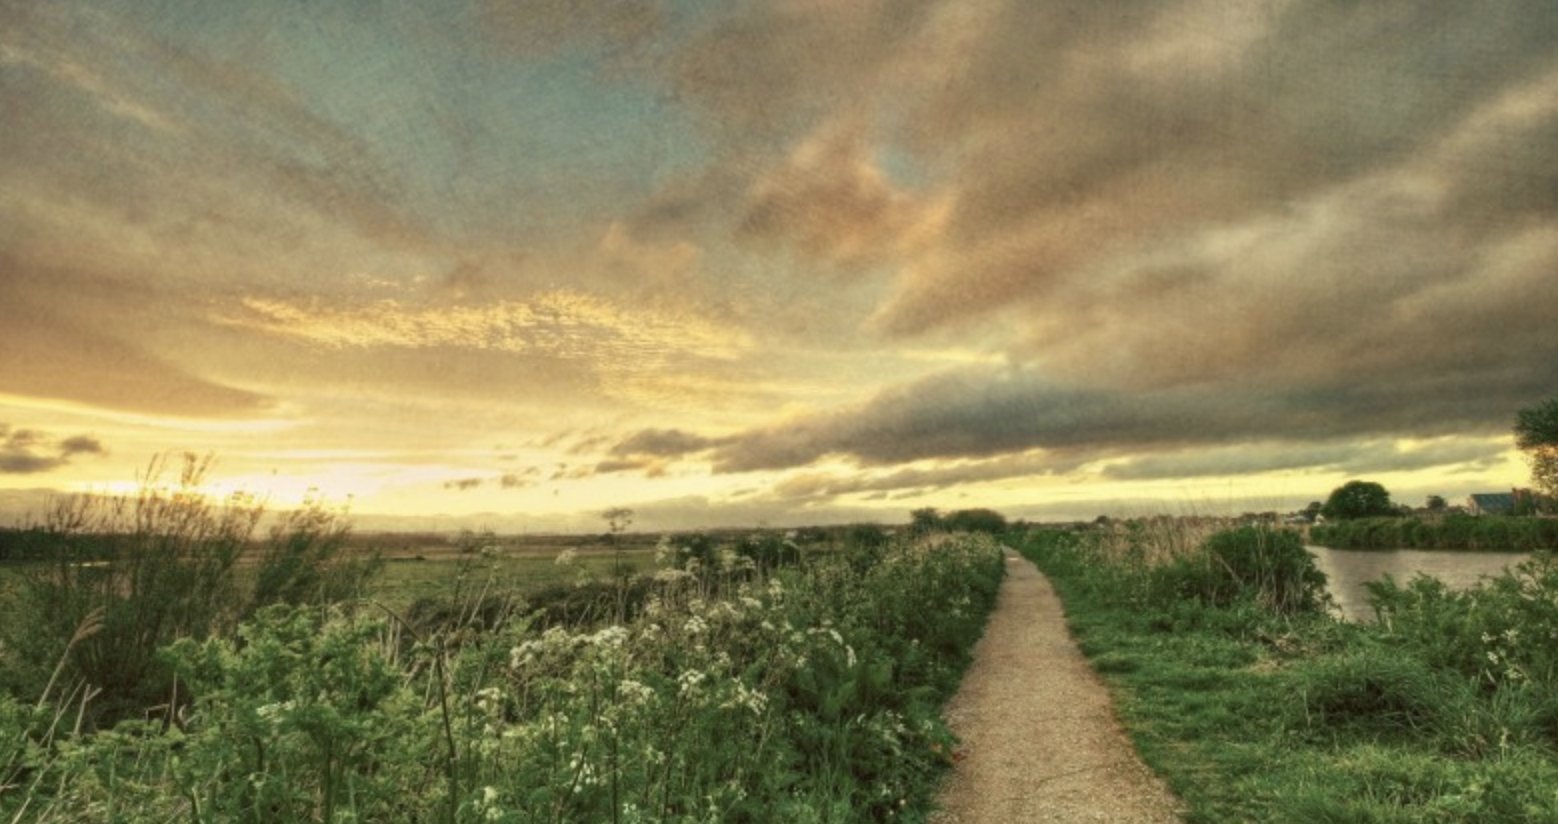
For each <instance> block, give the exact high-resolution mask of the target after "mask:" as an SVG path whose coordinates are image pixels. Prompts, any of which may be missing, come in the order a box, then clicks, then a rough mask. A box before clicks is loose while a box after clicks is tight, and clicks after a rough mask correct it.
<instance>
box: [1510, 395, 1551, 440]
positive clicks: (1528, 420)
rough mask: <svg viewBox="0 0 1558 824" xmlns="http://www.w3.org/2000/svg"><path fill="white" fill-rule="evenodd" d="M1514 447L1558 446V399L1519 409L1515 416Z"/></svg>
mask: <svg viewBox="0 0 1558 824" xmlns="http://www.w3.org/2000/svg"><path fill="white" fill-rule="evenodd" d="M1515 446H1516V447H1517V448H1519V449H1536V448H1538V447H1543V446H1558V397H1553V398H1549V399H1547V400H1545V401H1543V402H1541V403H1538V404H1534V405H1532V406H1528V407H1526V408H1524V409H1521V410H1520V411H1519V412H1518V413H1517V414H1516V416H1515Z"/></svg>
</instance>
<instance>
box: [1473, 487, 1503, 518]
mask: <svg viewBox="0 0 1558 824" xmlns="http://www.w3.org/2000/svg"><path fill="white" fill-rule="evenodd" d="M1466 511H1468V512H1470V513H1471V514H1473V515H1513V514H1514V513H1515V496H1514V494H1513V493H1509V492H1475V493H1472V495H1471V497H1469V498H1467V499H1466Z"/></svg>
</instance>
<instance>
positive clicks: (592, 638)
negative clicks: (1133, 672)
mask: <svg viewBox="0 0 1558 824" xmlns="http://www.w3.org/2000/svg"><path fill="white" fill-rule="evenodd" d="M148 496H149V497H148ZM142 498H143V499H144V500H145V502H144V503H137V502H136V501H138V500H142V499H136V501H129V502H127V503H126V504H125V507H124V508H123V512H125V513H129V514H128V515H127V516H126V517H128V518H129V520H127V521H125V522H122V523H121V522H119V521H113V522H111V523H110V522H108V521H103V520H92V519H84V520H79V521H67V522H65V523H63V524H56V525H51V526H50V527H49V529H48V531H47V532H46V534H48V535H51V536H53V540H56V541H58V542H60V546H61V547H66V548H67V549H66V550H62V551H68V552H70V553H73V554H71V555H70V557H71V558H85V557H88V556H89V557H90V561H88V562H87V563H88V564H92V565H88V566H83V565H82V563H81V561H70V562H68V563H62V564H60V565H55V564H52V563H51V564H50V565H49V567H48V570H47V572H39V573H38V574H36V575H34V574H31V573H29V574H28V576H27V577H26V580H25V582H24V583H23V584H22V587H23V590H24V591H25V592H26V593H27V595H26V597H27V598H28V599H29V600H28V601H27V602H26V604H27V606H26V607H25V608H27V609H42V608H44V602H43V599H44V598H46V597H57V598H60V599H62V603H64V604H66V605H68V607H69V608H68V609H66V608H65V607H61V612H60V616H59V617H58V618H54V619H51V623H50V624H49V626H50V627H52V629H50V631H49V633H47V635H48V636H49V638H47V639H45V638H43V637H42V636H40V638H39V639H36V640H35V641H32V642H28V643H30V644H32V646H23V645H13V641H12V640H10V636H8V640H7V641H6V645H5V647H4V648H3V649H0V654H3V655H4V656H5V658H6V661H7V663H8V664H9V662H11V661H12V660H18V661H25V662H27V664H28V670H29V672H32V671H35V670H36V671H37V672H39V673H41V675H42V677H43V680H44V683H42V684H39V683H37V681H38V677H39V676H38V675H29V676H28V677H26V678H19V679H17V682H16V683H15V684H12V685H10V686H11V687H12V690H11V691H10V692H8V693H6V694H4V695H0V821H6V820H17V821H20V820H26V821H38V822H78V821H115V822H121V821H122V822H143V821H144V822H151V821H156V822H163V821H170V820H179V821H198V822H204V821H222V822H227V821H234V822H341V821H444V822H467V821H471V822H474V821H512V822H529V821H590V822H595V821H617V822H621V821H719V822H726V821H731V822H740V821H775V820H783V821H797V822H805V821H817V822H824V821H827V822H832V821H839V822H842V821H860V820H885V819H888V818H892V819H895V820H896V819H900V818H905V819H908V820H915V819H918V818H923V817H924V814H925V812H926V810H927V809H928V804H929V798H928V794H929V793H930V792H931V790H932V789H933V787H934V783H935V782H934V781H933V780H932V779H933V776H934V775H935V774H936V773H937V772H938V771H939V770H940V769H942V768H943V767H944V766H945V764H946V763H947V762H948V761H949V760H950V757H951V752H952V740H951V737H950V734H949V733H948V732H947V730H946V728H945V727H944V726H943V724H942V722H941V720H940V709H939V708H940V705H941V703H942V702H943V701H944V700H945V698H946V697H948V696H949V695H950V693H951V692H952V690H953V689H955V687H956V684H957V681H958V678H959V675H960V673H961V671H962V669H963V667H964V666H965V665H966V663H967V656H968V651H969V649H970V648H971V646H972V643H973V641H974V640H975V638H976V637H977V636H978V634H979V632H980V631H981V628H982V626H983V622H984V618H985V615H986V614H987V612H988V610H989V608H990V607H991V605H992V604H993V601H994V597H995V592H996V589H997V586H998V584H999V580H1000V577H1001V575H1002V570H1003V566H1004V565H1003V563H1002V560H1001V552H1000V548H999V547H998V546H997V545H996V544H995V543H994V541H993V540H991V539H990V538H988V537H983V536H979V537H970V536H967V535H941V536H933V537H931V538H929V539H923V540H914V541H909V540H905V539H896V540H894V539H889V538H888V537H887V536H886V535H885V534H884V533H881V532H880V531H876V532H874V533H872V534H871V535H865V534H863V533H862V535H861V536H859V537H861V538H862V540H861V541H860V542H859V543H855V544H851V545H848V546H844V547H840V548H838V549H837V550H835V551H828V552H804V551H802V550H801V548H800V547H799V546H798V545H797V544H795V543H794V542H793V541H790V540H788V539H787V538H785V537H782V536H765V537H756V536H754V537H752V538H751V540H750V541H745V542H742V543H738V544H736V545H733V546H713V547H709V548H708V551H707V552H705V551H704V550H703V549H702V548H699V547H698V546H695V544H696V542H695V541H691V540H688V541H684V542H675V541H671V540H669V539H668V540H667V541H666V542H665V543H664V544H663V545H662V547H661V552H660V561H661V563H660V565H659V566H658V568H657V570H658V571H657V572H656V573H654V575H652V576H638V577H632V576H623V575H613V576H611V577H610V578H608V579H606V580H604V581H598V582H595V583H592V584H587V585H586V586H583V587H575V588H573V589H572V590H571V592H584V593H586V594H585V595H584V596H582V597H583V600H582V602H581V603H582V604H584V605H586V606H585V607H584V608H581V609H577V610H576V609H572V608H568V607H563V608H561V609H559V608H558V607H559V604H560V603H562V602H564V601H568V600H569V598H571V597H573V596H572V595H569V594H559V595H558V596H557V600H555V601H551V602H545V603H527V602H526V601H525V600H524V599H522V598H520V597H517V596H515V595H514V594H513V593H512V592H506V591H504V589H503V587H502V585H501V584H500V583H498V582H495V581H493V580H492V579H491V578H488V579H485V580H482V579H481V578H480V576H479V575H477V574H476V571H477V570H480V569H481V568H482V564H483V561H484V559H483V558H482V556H481V553H480V552H479V551H477V552H473V553H472V555H471V559H470V562H469V565H468V570H469V571H470V572H471V574H470V575H469V576H467V577H466V578H464V579H462V582H461V584H460V586H459V588H458V590H457V591H456V592H455V594H454V596H453V597H452V598H451V599H448V600H446V601H445V602H444V604H443V606H442V607H441V608H435V607H437V605H432V606H426V607H422V608H421V609H422V610H423V613H422V614H419V615H415V616H413V615H408V614H404V613H402V612H400V611H399V610H396V609H393V608H384V607H377V606H374V605H373V604H372V603H371V602H368V601H363V600H361V599H350V598H344V599H343V597H342V596H343V595H344V594H345V590H340V589H334V588H332V582H334V581H338V580H351V579H346V578H338V577H336V576H335V574H334V573H335V571H336V570H337V565H336V563H335V562H334V561H333V560H331V558H332V556H331V555H330V554H329V553H327V552H322V551H321V547H322V546H323V545H328V544H330V542H332V541H334V540H336V539H337V538H338V537H340V536H341V535H342V534H343V533H342V532H340V531H338V530H337V528H336V522H335V521H334V520H332V519H331V518H328V517H326V516H325V514H324V513H322V512H321V511H318V510H313V512H314V514H312V515H310V514H308V513H305V514H303V515H299V516H297V517H296V518H289V519H285V520H283V521H282V522H281V523H280V524H279V525H278V526H277V528H276V531H275V532H274V533H273V534H272V536H271V540H270V541H269V542H268V543H266V547H267V550H266V551H265V552H264V553H263V554H262V559H261V560H260V561H259V562H258V563H259V564H260V565H261V566H260V569H259V570H258V571H256V572H255V574H253V575H248V576H239V575H236V574H235V570H236V568H237V566H238V562H237V561H236V560H235V559H234V558H235V557H236V556H239V555H242V553H241V552H239V549H238V547H239V546H240V545H241V544H242V543H243V536H245V535H246V534H247V533H246V531H245V530H252V529H254V528H255V524H256V523H257V519H256V518H251V517H250V515H249V513H251V512H252V509H250V508H248V505H247V502H228V504H227V505H225V506H214V505H211V504H209V503H207V502H205V501H204V499H202V498H199V497H198V496H195V495H193V494H192V493H189V492H187V491H186V492H180V491H177V490H175V491H169V492H156V491H151V492H147V493H143V495H142ZM86 506H99V504H90V505H86ZM92 511H94V512H95V511H96V510H92ZM116 517H117V516H116ZM127 524H128V525H132V526H134V525H139V527H142V528H141V529H140V531H134V530H128V529H126V528H124V527H125V526H126V525H127ZM105 525H107V526H112V527H113V528H107V526H105ZM73 542H74V543H73ZM230 556H232V557H230ZM72 564H75V565H74V566H73V565H72ZM83 569H86V570H94V572H91V573H90V574H88V573H83V572H82V571H81V570H83ZM61 570H63V571H61ZM132 570H137V572H135V574H134V575H132V574H131V571H132ZM148 570H155V571H157V572H156V574H148V573H147V571H148ZM267 570H272V571H271V572H268V573H267V572H266V571H267ZM135 576H139V577H135ZM244 582H247V585H242V584H243V583H244ZM190 585H194V589H191V590H189V591H190V592H191V593H192V594H191V595H190V596H188V597H184V599H183V600H176V601H175V602H173V604H172V605H165V606H162V607H157V606H154V605H153V604H151V603H150V602H147V601H146V599H149V598H152V597H153V596H156V597H163V598H167V597H170V596H171V595H172V594H173V592H174V590H172V589H170V587H184V586H190ZM180 591H182V590H180ZM266 601H269V602H270V603H265V602H266ZM158 609H162V610H165V612H156V613H155V614H157V615H164V616H165V617H164V618H163V619H162V621H163V622H162V623H161V624H159V625H158V626H159V627H160V628H165V629H159V630H158V632H156V633H149V634H148V635H147V637H146V638H144V639H142V638H133V637H132V635H133V633H132V631H131V630H130V629H122V630H121V629H112V630H111V629H110V622H113V621H118V620H120V618H119V617H118V616H119V615H121V614H123V615H126V616H129V619H128V620H132V621H136V620H141V619H142V618H143V617H144V616H147V615H152V614H154V612H155V610H158ZM181 610H187V611H185V612H181ZM66 616H69V617H66ZM72 621H74V622H75V623H74V625H72V624H71V622H72ZM8 625H9V622H8ZM67 626H69V631H68V633H66V630H65V629H64V628H65V627H67ZM115 626H118V625H115ZM111 633H113V634H111ZM22 635H23V633H21V632H16V633H14V636H15V639H16V641H17V642H21V641H23V640H24V639H23V638H22ZM108 637H112V638H115V639H117V641H116V643H120V644H131V643H133V644H134V645H135V655H136V656H138V658H137V660H142V658H143V659H144V664H143V669H142V670H140V678H141V679H142V680H140V681H138V682H136V683H134V684H127V685H126V686H125V688H124V689H123V690H122V691H121V695H122V697H123V698H122V701H121V703H120V704H119V705H118V706H117V709H116V710H115V711H114V712H113V713H105V712H103V711H101V710H99V709H98V707H99V704H100V702H101V701H102V700H103V698H104V696H105V695H106V694H107V693H106V692H104V691H103V690H105V689H106V688H105V687H104V686H103V684H102V682H101V681H100V680H99V679H101V678H104V677H105V676H104V674H103V672H102V671H100V670H97V669H95V668H94V664H93V663H92V662H93V661H95V660H96V659H95V658H94V657H93V656H97V655H107V654H110V653H114V654H118V652H117V651H116V650H113V649H106V648H102V649H99V648H95V649H97V651H95V652H94V653H93V654H92V656H89V655H86V654H85V653H84V652H83V650H85V649H86V648H87V647H88V646H91V645H94V644H95V643H96V642H97V641H98V640H99V639H103V638H108ZM51 647H52V648H51ZM46 653H48V654H52V656H53V660H54V661H57V662H58V668H57V669H55V670H53V671H51V672H49V673H42V672H41V670H39V669H38V667H39V664H41V662H43V661H45V660H47V659H46ZM9 669H10V668H9V666H8V667H7V670H8V671H9ZM28 689H30V690H32V691H31V692H28V691H26V690H28ZM135 702H142V703H135ZM132 707H133V708H136V709H137V710H139V711H136V712H132V711H131V708H132ZM148 709H150V710H151V711H150V712H147V711H146V710H148ZM94 715H95V716H96V717H97V719H98V720H99V722H100V723H98V724H97V725H95V728H94V724H93V723H91V718H92V717H93V716H94ZM113 720H117V721H118V722H117V723H116V724H113V725H111V726H110V723H109V722H110V721H113Z"/></svg>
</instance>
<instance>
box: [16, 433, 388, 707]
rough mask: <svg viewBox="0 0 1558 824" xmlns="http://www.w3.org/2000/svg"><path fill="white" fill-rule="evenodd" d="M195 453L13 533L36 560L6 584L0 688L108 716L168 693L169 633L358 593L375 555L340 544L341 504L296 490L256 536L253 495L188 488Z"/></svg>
mask: <svg viewBox="0 0 1558 824" xmlns="http://www.w3.org/2000/svg"><path fill="white" fill-rule="evenodd" d="M208 465H209V459H204V460H202V459H199V458H197V457H195V456H192V455H187V456H185V457H184V460H183V464H182V467H181V469H180V471H179V474H178V478H177V481H176V482H174V483H172V484H163V483H162V474H163V466H162V465H161V463H160V462H158V463H153V464H152V466H151V467H150V468H149V469H148V471H147V473H146V476H145V478H144V483H142V484H141V487H140V489H139V491H138V492H137V493H135V494H134V495H127V496H121V497H104V496H78V497H74V498H67V499H64V500H62V501H61V502H60V503H59V504H58V506H56V507H55V509H54V510H53V511H52V512H51V513H50V514H49V516H48V517H47V519H46V520H45V522H44V523H43V524H42V525H40V526H38V527H35V528H33V529H31V530H26V531H25V532H24V534H25V535H27V538H28V548H29V552H31V553H36V554H37V555H38V558H37V559H36V560H35V561H34V562H33V563H30V564H27V565H24V566H20V567H18V568H17V569H16V570H15V572H14V575H13V576H12V577H13V580H12V582H11V584H10V585H9V591H8V593H7V598H6V601H5V605H4V613H5V614H4V616H3V619H4V620H3V621H0V663H3V664H4V666H3V668H0V672H3V673H4V675H3V676H0V678H3V682H0V687H4V688H6V689H7V691H9V692H11V693H12V694H17V695H38V696H40V698H39V701H40V702H41V703H49V702H51V701H54V700H56V699H62V700H64V699H69V701H72V702H73V701H75V700H78V699H79V700H80V703H81V706H82V708H83V709H82V713H81V714H82V716H83V718H82V721H83V723H84V724H85V725H86V726H87V727H88V728H91V727H95V726H98V725H99V724H103V725H111V724H112V723H114V722H116V721H118V720H120V719H122V718H126V717H130V716H134V715H144V713H145V712H146V710H147V708H149V707H152V706H155V705H164V706H165V707H166V706H168V705H170V702H171V703H173V704H176V703H177V702H178V701H179V697H178V695H177V691H176V689H175V686H174V681H173V672H172V670H171V669H170V668H169V667H168V665H167V663H166V662H165V661H164V660H162V658H161V657H160V656H159V654H158V650H159V649H161V648H162V647H163V646H165V645H167V644H169V643H171V642H172V641H174V640H175V639H179V638H197V639H198V638H206V637H209V636H212V635H222V634H227V633H230V632H231V631H232V629H233V628H234V627H236V626H237V624H238V623H239V622H240V621H243V620H245V619H247V618H249V617H251V616H253V615H254V614H255V613H256V612H257V611H258V610H260V609H261V608H262V607H265V606H267V605H271V604H295V605H296V604H306V603H314V604H323V603H331V602H335V601H339V600H342V599H345V598H348V597H349V596H352V595H354V594H356V593H357V592H358V591H359V589H360V587H361V585H362V583H363V582H364V581H365V580H366V579H367V577H368V576H369V575H370V574H371V573H372V571H373V569H374V562H373V560H372V559H371V558H356V559H349V558H347V557H346V556H345V555H344V553H342V551H341V550H342V548H343V546H344V542H345V538H346V535H347V532H348V528H347V524H346V522H345V520H344V518H343V517H342V515H341V513H339V512H336V511H333V510H329V509H327V508H325V507H324V506H323V505H322V504H320V503H318V502H309V503H307V504H306V505H305V506H303V507H302V508H300V509H297V510H294V511H292V512H291V513H288V514H286V515H284V516H282V517H281V518H280V519H279V520H278V521H277V522H276V523H275V525H274V526H272V527H271V528H270V529H269V530H267V531H266V533H265V534H264V535H263V536H260V537H257V535H256V533H257V532H258V531H259V523H260V520H261V517H262V515H263V514H264V508H263V506H262V505H261V504H259V503H258V502H256V501H254V500H252V499H250V498H247V497H245V496H241V495H235V496H233V497H231V498H229V499H227V500H226V501H224V502H221V503H214V502H212V501H211V500H209V499H208V498H206V497H205V496H204V495H202V494H200V492H199V491H198V487H199V485H200V483H201V482H202V479H203V478H204V475H205V472H206V469H207V467H208ZM56 690H59V693H58V694H56V692H55V691H56ZM88 698H90V699H91V700H87V699H88Z"/></svg>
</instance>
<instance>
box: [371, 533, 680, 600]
mask: <svg viewBox="0 0 1558 824" xmlns="http://www.w3.org/2000/svg"><path fill="white" fill-rule="evenodd" d="M564 557H565V559H571V560H565V561H564V562H563V563H559V562H558V556H557V555H553V554H548V553H547V552H545V551H541V550H509V551H505V550H498V551H497V552H495V553H489V554H488V555H486V556H475V557H470V556H466V557H449V556H448V555H442V556H440V555H436V554H434V555H423V556H422V557H421V558H420V559H418V558H417V556H416V555H410V556H403V557H391V558H387V559H385V564H384V568H383V569H382V570H381V571H380V573H379V574H378V575H377V576H376V577H375V578H374V579H373V581H372V582H371V583H370V585H369V589H368V596H369V597H370V598H373V599H374V600H377V601H380V602H382V603H384V604H385V605H386V606H389V607H391V608H393V609H396V610H401V609H405V608H408V607H410V606H411V605H412V604H414V603H416V602H417V601H419V600H421V599H424V598H435V599H436V598H448V597H452V596H453V595H454V594H455V593H456V592H459V591H461V590H462V589H465V588H469V587H472V586H478V587H479V586H483V585H489V586H491V587H492V588H494V589H496V590H500V591H504V592H512V593H514V594H517V595H519V596H521V597H524V596H527V595H529V594H532V593H535V592H537V591H539V590H543V589H546V588H548V587H554V586H557V585H564V584H574V583H577V582H579V581H600V580H608V579H610V578H611V577H613V576H614V575H615V574H616V573H617V572H618V571H619V569H620V570H621V571H623V572H626V573H627V574H629V575H639V574H642V573H645V572H652V571H654V569H655V559H654V552H653V551H652V550H644V549H633V550H628V551H624V552H623V553H621V557H620V558H619V557H618V555H617V553H616V552H614V551H612V550H611V549H610V548H608V547H597V548H592V549H585V550H579V551H575V553H574V554H572V555H568V556H564ZM619 564H620V567H619Z"/></svg>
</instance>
